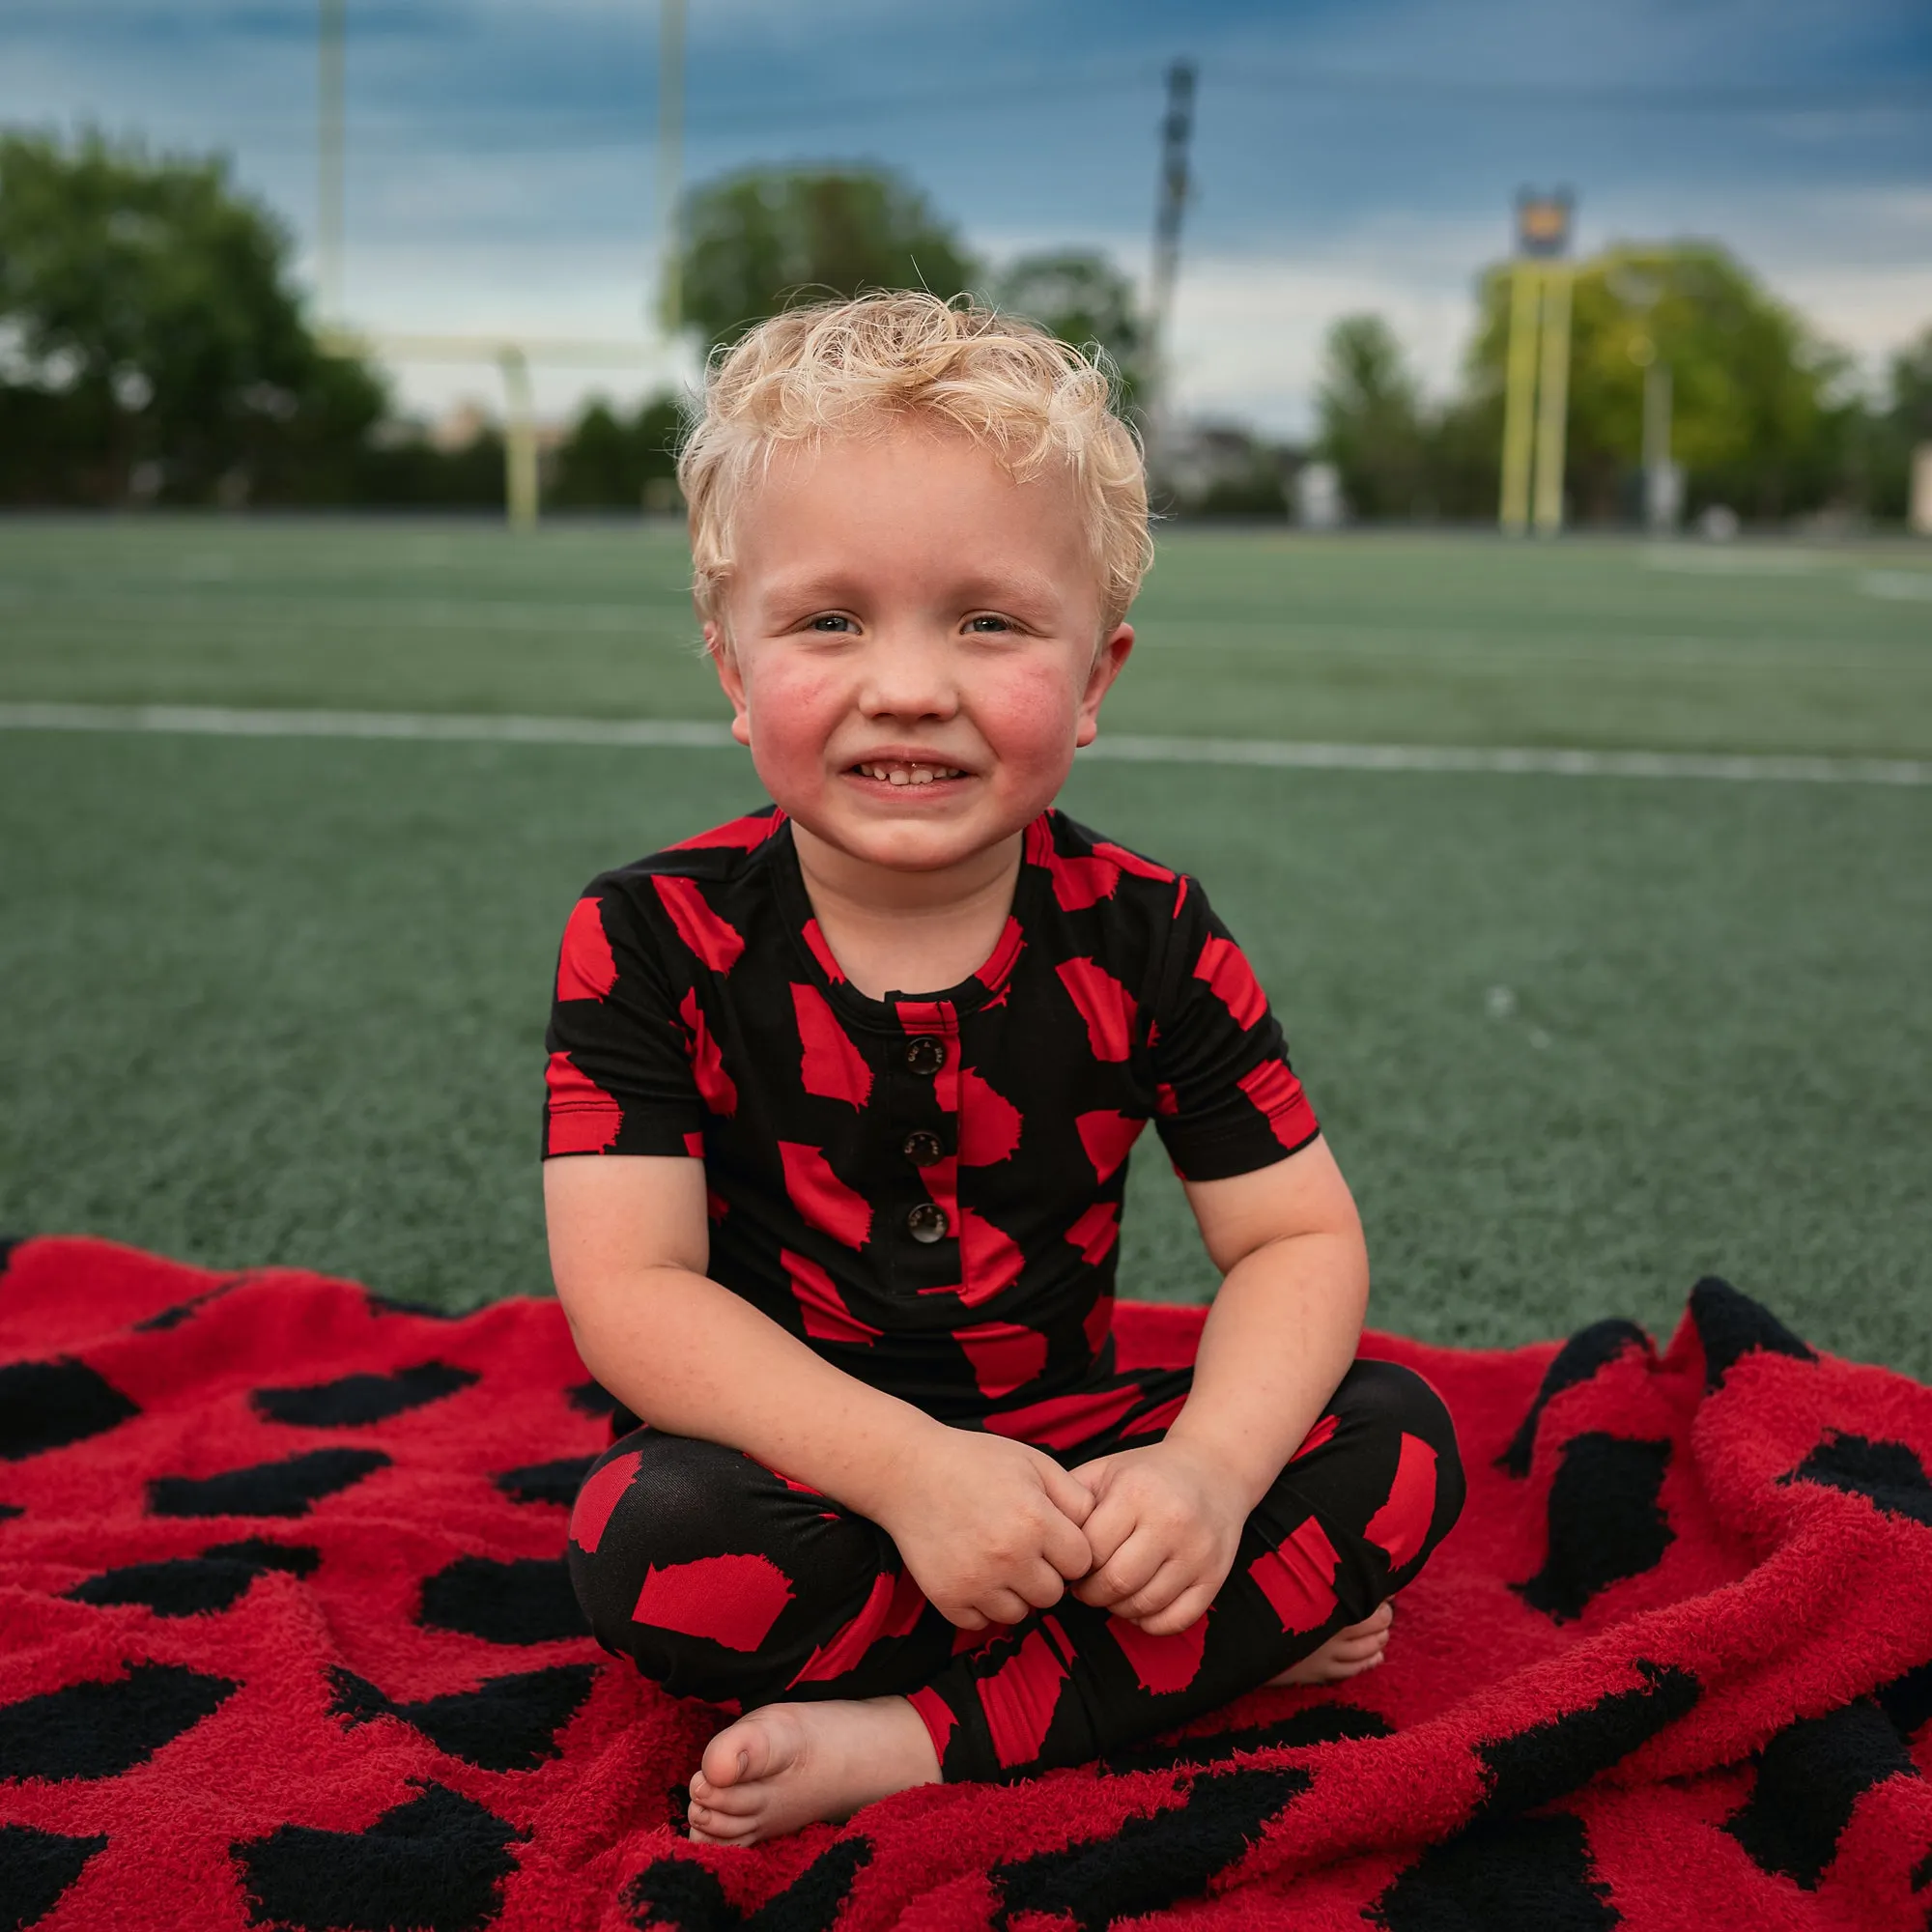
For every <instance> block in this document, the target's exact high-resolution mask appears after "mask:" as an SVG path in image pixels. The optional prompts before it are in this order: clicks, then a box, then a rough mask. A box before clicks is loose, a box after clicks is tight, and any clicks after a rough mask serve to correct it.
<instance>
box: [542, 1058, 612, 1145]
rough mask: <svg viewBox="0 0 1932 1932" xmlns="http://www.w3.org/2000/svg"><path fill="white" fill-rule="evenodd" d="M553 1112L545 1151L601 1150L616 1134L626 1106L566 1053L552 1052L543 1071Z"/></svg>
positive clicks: (546, 1123)
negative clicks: (614, 1098)
mask: <svg viewBox="0 0 1932 1932" xmlns="http://www.w3.org/2000/svg"><path fill="white" fill-rule="evenodd" d="M544 1082H545V1085H546V1086H547V1087H548V1088H549V1090H550V1113H549V1118H548V1120H547V1121H546V1122H545V1126H544V1151H545V1152H546V1153H602V1152H604V1151H605V1150H606V1149H607V1148H609V1147H610V1145H611V1142H612V1141H614V1140H615V1139H616V1138H617V1135H618V1132H619V1130H620V1129H621V1128H622V1127H623V1124H624V1110H623V1109H622V1108H621V1107H620V1106H618V1104H617V1103H616V1101H614V1100H613V1099H611V1096H610V1094H607V1093H605V1091H604V1090H603V1088H601V1087H600V1086H598V1084H597V1083H596V1081H594V1080H593V1079H591V1077H590V1076H589V1074H587V1073H585V1072H583V1071H582V1068H580V1067H579V1066H578V1065H576V1064H575V1062H573V1061H572V1059H571V1057H570V1056H569V1054H567V1053H553V1054H552V1055H551V1057H550V1065H549V1066H548V1068H547V1069H546V1070H545V1073H544Z"/></svg>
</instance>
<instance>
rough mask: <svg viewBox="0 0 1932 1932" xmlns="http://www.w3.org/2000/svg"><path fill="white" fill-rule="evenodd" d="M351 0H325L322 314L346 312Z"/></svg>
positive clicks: (320, 76) (319, 65) (319, 148)
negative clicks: (346, 79) (346, 74)
mask: <svg viewBox="0 0 1932 1932" xmlns="http://www.w3.org/2000/svg"><path fill="white" fill-rule="evenodd" d="M346 10H347V0H322V17H321V21H320V29H321V32H320V38H319V41H318V43H317V48H316V54H317V60H316V184H315V190H316V243H315V247H316V279H317V281H318V283H319V284H320V293H321V298H322V319H323V320H324V321H325V322H336V321H340V319H341V316H342V207H343V195H342V151H343V131H342V124H343V106H342V102H343V91H344V88H343V68H344V60H343V49H344V44H345V42H346V41H347V38H348V33H347V28H348V22H347V20H346V18H345V14H346Z"/></svg>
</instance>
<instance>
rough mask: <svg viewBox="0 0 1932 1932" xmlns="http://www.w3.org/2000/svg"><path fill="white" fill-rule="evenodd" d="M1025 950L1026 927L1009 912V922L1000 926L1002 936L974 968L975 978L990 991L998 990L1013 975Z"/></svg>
mask: <svg viewBox="0 0 1932 1932" xmlns="http://www.w3.org/2000/svg"><path fill="white" fill-rule="evenodd" d="M1025 950H1026V932H1025V929H1024V928H1023V927H1022V926H1021V924H1020V923H1019V921H1018V920H1016V919H1014V918H1013V917H1012V915H1011V914H1010V913H1009V914H1008V915H1007V923H1006V924H1005V925H1003V926H1002V927H1001V928H1000V936H999V938H998V940H997V941H995V942H994V946H993V950H992V952H989V953H987V955H986V957H985V959H984V960H983V961H982V962H981V964H980V965H979V966H978V967H976V968H975V969H974V973H973V977H974V979H976V980H979V982H980V985H982V986H984V987H985V988H986V990H987V991H988V992H998V991H999V990H1000V989H1001V988H1002V987H1003V986H1004V985H1005V984H1006V983H1007V981H1008V980H1009V979H1010V978H1011V977H1012V971H1013V968H1014V967H1015V966H1016V965H1018V964H1019V957H1020V954H1021V953H1022V952H1024V951H1025Z"/></svg>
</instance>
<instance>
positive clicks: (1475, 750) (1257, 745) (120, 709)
mask: <svg viewBox="0 0 1932 1932" xmlns="http://www.w3.org/2000/svg"><path fill="white" fill-rule="evenodd" d="M0 731H156V732H174V733H185V734H187V735H191V736H199V737H216V738H391V739H417V740H436V741H440V742H442V743H446V744H516V745H614V746H636V747H653V746H662V747H669V748H675V749H680V750H699V751H708V750H725V749H729V748H731V747H733V746H734V744H735V741H734V740H733V738H732V736H731V732H730V728H729V727H728V726H727V725H721V724H713V723H710V722H707V721H700V720H691V719H672V718H630V719H624V718H528V717H516V716H507V717H499V716H494V715H489V714H474V713H472V714H466V713H461V712H412V711H296V710H288V711H232V710H224V709H219V708H216V707H214V706H212V705H191V704H127V705H119V704H0ZM1080 756H1081V759H1082V761H1083V762H1085V761H1087V760H1089V759H1098V760H1103V761H1110V762H1126V763H1135V764H1175V765H1245V766H1250V767H1258V768H1261V769H1264V770H1275V771H1330V772H1474V773H1499V774H1503V775H1508V776H1524V777H1541V778H1566V779H1605V778H1607V779H1708V780H1718V781H1726V782H1730V783H1775V784H1871V785H1932V759H1923V758H1824V757H1804V756H1782V757H1780V756H1768V757H1767V756H1755V755H1749V754H1729V753H1694V752H1692V753H1684V752H1587V751H1564V750H1561V749H1553V750H1552V749H1544V748H1537V747H1530V746H1521V747H1518V746H1506V745H1494V746H1491V745H1322V744H1308V743H1293V742H1290V741H1286V740H1283V739H1278V738H1168V737H1144V736H1137V735H1134V734H1132V733H1127V732H1116V733H1111V734H1109V735H1108V736H1106V737H1104V738H1101V739H1100V740H1099V741H1098V742H1097V743H1095V744H1094V745H1092V746H1090V747H1089V748H1088V750H1086V751H1085V752H1083V753H1081V754H1080Z"/></svg>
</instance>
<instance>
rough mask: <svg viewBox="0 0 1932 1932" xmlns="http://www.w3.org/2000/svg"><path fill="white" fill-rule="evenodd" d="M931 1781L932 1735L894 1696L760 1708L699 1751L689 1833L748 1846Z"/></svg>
mask: <svg viewBox="0 0 1932 1932" xmlns="http://www.w3.org/2000/svg"><path fill="white" fill-rule="evenodd" d="M938 1779H939V1760H938V1758H937V1757H935V1756H934V1754H933V1749H932V1739H931V1737H930V1735H929V1734H928V1733H927V1731H926V1728H925V1726H924V1725H923V1723H921V1722H920V1720H919V1715H918V1713H917V1712H915V1711H914V1709H913V1708H912V1706H911V1705H910V1704H908V1703H907V1702H906V1700H905V1699H904V1698H903V1697H867V1698H864V1699H861V1700H857V1701H846V1700H843V1699H827V1700H826V1702H824V1703H822V1704H767V1705H765V1706H764V1707H763V1708H762V1709H761V1710H756V1711H749V1712H747V1713H746V1714H745V1716H744V1717H742V1718H740V1719H738V1721H737V1722H736V1723H735V1724H732V1725H730V1726H728V1727H727V1728H726V1729H725V1730H722V1731H720V1732H719V1733H718V1735H717V1736H716V1737H715V1738H713V1739H712V1740H711V1742H710V1743H709V1744H708V1745H706V1746H705V1747H704V1756H703V1758H702V1759H701V1760H700V1762H699V1764H698V1768H697V1770H696V1772H695V1773H694V1774H693V1775H692V1779H691V1811H690V1817H691V1835H692V1839H693V1841H694V1842H695V1843H697V1844H700V1845H754V1844H756V1843H757V1842H758V1840H759V1839H760V1838H776V1837H781V1836H782V1835H783V1833H786V1832H796V1831H797V1830H798V1829H799V1827H800V1826H802V1825H810V1824H815V1823H816V1822H818V1821H819V1820H820V1819H828V1820H829V1819H839V1818H849V1817H850V1816H851V1815H852V1813H853V1812H855V1811H856V1810H858V1808H859V1807H860V1805H862V1804H871V1803H872V1802H873V1800H874V1799H878V1798H890V1797H891V1796H892V1795H893V1793H894V1792H895V1791H905V1790H909V1789H910V1788H911V1787H912V1786H913V1785H915V1784H934V1783H937V1782H938Z"/></svg>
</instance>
